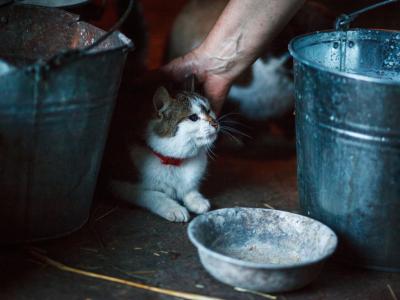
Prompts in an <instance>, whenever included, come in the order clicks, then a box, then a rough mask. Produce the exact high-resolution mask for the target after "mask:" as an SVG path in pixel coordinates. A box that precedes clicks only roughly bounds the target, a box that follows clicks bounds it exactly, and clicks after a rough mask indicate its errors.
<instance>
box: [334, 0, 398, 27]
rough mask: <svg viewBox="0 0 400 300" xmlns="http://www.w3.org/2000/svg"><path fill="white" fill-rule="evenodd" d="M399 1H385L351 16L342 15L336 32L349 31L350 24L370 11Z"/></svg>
mask: <svg viewBox="0 0 400 300" xmlns="http://www.w3.org/2000/svg"><path fill="white" fill-rule="evenodd" d="M398 1H399V0H385V1H382V2H378V3H375V4H372V5H370V6H367V7H364V8H362V9H359V10H357V11H355V12H352V13H350V14H342V15H340V16H339V17H338V18H337V19H336V21H335V30H347V29H349V27H350V23H351V22H353V21H354V19H355V18H357V17H358V16H359V15H361V14H363V13H365V12H367V11H370V10H372V9H375V8H378V7H381V6H384V5H387V4H390V3H394V2H398Z"/></svg>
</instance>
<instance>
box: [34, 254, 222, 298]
mask: <svg viewBox="0 0 400 300" xmlns="http://www.w3.org/2000/svg"><path fill="white" fill-rule="evenodd" d="M30 252H31V254H32V255H33V256H34V257H35V258H36V259H38V260H40V261H41V262H43V263H45V264H47V265H50V266H52V267H55V268H57V269H59V270H61V271H65V272H71V273H75V274H80V275H83V276H87V277H92V278H97V279H102V280H106V281H111V282H115V283H119V284H124V285H127V286H131V287H135V288H138V289H142V290H147V291H151V292H154V293H158V294H163V295H168V296H173V297H178V298H182V299H189V300H223V299H221V298H213V297H208V296H203V295H198V294H191V293H186V292H179V291H174V290H169V289H163V288H159V287H155V286H150V285H146V284H142V283H138V282H134V281H130V280H125V279H120V278H116V277H111V276H107V275H102V274H98V273H93V272H89V271H84V270H80V269H77V268H73V267H69V266H67V265H64V264H62V263H60V262H58V261H55V260H53V259H51V258H49V257H47V256H45V255H43V254H41V253H38V252H36V251H30Z"/></svg>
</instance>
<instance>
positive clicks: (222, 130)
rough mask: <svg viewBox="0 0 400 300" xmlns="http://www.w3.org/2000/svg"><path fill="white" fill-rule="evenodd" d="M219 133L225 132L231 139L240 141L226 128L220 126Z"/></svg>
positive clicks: (239, 142)
mask: <svg viewBox="0 0 400 300" xmlns="http://www.w3.org/2000/svg"><path fill="white" fill-rule="evenodd" d="M221 133H223V134H226V135H227V136H228V137H230V138H231V139H232V140H234V141H236V142H237V143H238V144H241V143H242V142H241V141H240V140H239V139H238V138H237V137H236V136H234V135H233V134H232V133H230V132H229V131H227V130H224V129H222V128H221Z"/></svg>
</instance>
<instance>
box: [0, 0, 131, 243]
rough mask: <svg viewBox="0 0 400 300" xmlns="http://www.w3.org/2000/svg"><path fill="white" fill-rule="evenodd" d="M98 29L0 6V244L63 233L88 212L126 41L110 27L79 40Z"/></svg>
mask: <svg viewBox="0 0 400 300" xmlns="http://www.w3.org/2000/svg"><path fill="white" fill-rule="evenodd" d="M103 34H104V31H102V30H100V29H98V28H96V27H94V26H91V25H90V24H87V23H85V22H81V21H79V17H78V16H76V15H73V14H70V13H67V12H65V11H62V10H58V9H52V8H44V7H34V6H24V5H9V6H7V7H4V8H1V9H0V59H1V60H3V62H2V65H3V67H2V72H1V73H0V236H1V238H0V243H14V242H22V241H31V240H40V239H47V238H52V237H57V236H61V235H65V234H67V233H69V232H72V231H74V230H76V229H78V228H80V227H81V226H82V225H83V224H84V223H85V222H86V220H87V219H88V216H89V209H90V206H91V202H92V196H93V192H94V188H95V185H96V180H97V175H98V171H99V167H100V163H101V159H102V153H103V148H104V145H105V141H106V137H107V132H108V126H109V122H110V118H111V114H112V111H113V107H114V100H115V98H116V95H117V92H118V88H119V84H120V79H121V74H122V70H123V66H124V63H125V59H126V56H127V52H128V51H127V50H128V49H129V48H130V47H131V42H130V41H129V40H128V39H127V38H126V37H125V36H123V35H122V34H121V33H118V32H114V33H113V34H112V35H111V36H110V37H108V38H107V39H106V40H105V41H103V42H102V43H101V44H100V45H98V46H97V47H95V48H93V49H89V48H87V46H88V45H90V44H92V43H93V42H94V41H95V40H96V39H97V38H99V37H100V36H102V35H103ZM85 47H86V50H85V51H81V50H79V49H82V48H85ZM7 65H8V66H9V68H7V67H4V66H7Z"/></svg>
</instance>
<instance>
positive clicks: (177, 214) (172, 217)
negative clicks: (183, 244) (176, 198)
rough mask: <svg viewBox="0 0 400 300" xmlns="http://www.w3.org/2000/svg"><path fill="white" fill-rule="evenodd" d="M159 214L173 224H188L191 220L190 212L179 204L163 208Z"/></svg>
mask: <svg viewBox="0 0 400 300" xmlns="http://www.w3.org/2000/svg"><path fill="white" fill-rule="evenodd" d="M158 214H159V215H160V216H161V217H163V218H165V219H167V220H168V221H171V222H188V221H189V218H190V215H189V212H188V210H187V209H186V208H184V207H183V206H180V205H179V204H178V203H176V205H170V206H168V207H165V208H163V209H162V210H160V211H158Z"/></svg>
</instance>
